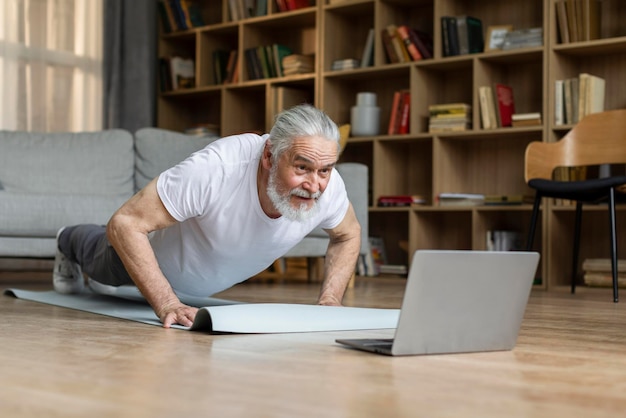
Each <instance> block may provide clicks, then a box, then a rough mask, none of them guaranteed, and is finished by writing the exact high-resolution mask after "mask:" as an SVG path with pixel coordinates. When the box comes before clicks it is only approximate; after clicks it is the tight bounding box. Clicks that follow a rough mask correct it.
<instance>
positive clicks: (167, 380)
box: [0, 278, 626, 418]
mask: <svg viewBox="0 0 626 418" xmlns="http://www.w3.org/2000/svg"><path fill="white" fill-rule="evenodd" d="M404 283H405V282H404V281H403V280H395V279H388V280H384V279H361V278H357V281H356V285H355V287H354V288H352V289H349V291H348V294H347V296H346V299H345V304H346V305H351V306H368V307H386V308H397V307H399V306H400V303H401V298H402V294H403V290H404ZM1 284H2V286H3V287H4V288H6V287H9V286H15V285H16V284H15V283H7V282H3V283H1ZM18 285H19V284H18ZM21 287H25V286H21ZM28 287H29V288H33V286H28ZM48 287H49V286H46V285H44V286H35V288H41V289H46V288H48ZM317 292H318V286H317V285H309V284H306V283H304V282H302V281H287V282H264V281H259V280H255V281H253V282H251V283H248V284H243V285H239V286H237V287H235V288H233V289H231V290H229V291H227V292H225V293H223V294H221V295H219V296H220V297H224V298H231V299H239V300H245V301H264V302H272V301H276V302H297V303H312V302H314V301H315V298H316V296H317ZM611 299H612V298H611V294H610V290H608V289H603V290H599V291H592V290H591V289H582V290H581V291H580V292H579V293H578V294H577V295H574V296H572V295H570V294H568V293H567V292H550V293H546V292H542V291H538V292H534V293H533V295H532V296H531V300H530V303H529V306H528V309H527V311H526V316H525V319H524V323H523V326H522V331H521V334H520V337H519V339H518V344H517V347H516V348H515V349H514V350H513V351H508V352H494V353H476V354H456V355H432V356H413V357H401V358H391V357H386V356H379V355H374V354H367V353H361V352H358V351H354V350H350V349H346V348H343V347H340V346H338V345H337V344H335V343H334V340H335V338H338V337H369V336H373V335H376V336H389V337H390V336H392V335H393V331H392V330H382V331H354V332H328V333H303V334H282V335H280V334H278V335H209V334H205V333H194V332H189V331H181V330H165V329H162V328H159V327H155V326H150V325H144V324H138V323H133V322H129V321H123V320H118V319H113V318H108V317H103V316H98V315H94V314H89V313H83V312H78V311H72V310H68V309H64V308H58V307H52V306H47V305H43V304H38V303H34V302H28V301H22V300H16V299H13V298H10V297H7V296H1V297H0V315H1V317H2V321H1V322H0V388H1V389H0V411H1V412H0V413H1V414H2V416H3V417H57V416H58V417H116V418H119V417H150V418H154V417H180V418H182V417H208V416H215V417H229V416H245V417H417V416H425V417H444V416H445V417H481V418H485V417H499V418H501V417H507V418H508V417H604V416H605V417H618V416H625V415H626V300H625V301H624V302H622V303H619V304H614V303H612V301H611Z"/></svg>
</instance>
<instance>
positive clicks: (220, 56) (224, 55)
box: [212, 49, 230, 84]
mask: <svg viewBox="0 0 626 418" xmlns="http://www.w3.org/2000/svg"><path fill="white" fill-rule="evenodd" d="M212 55H213V72H214V77H213V80H214V82H215V84H224V83H225V81H226V77H227V75H226V74H227V67H228V59H229V57H230V51H226V50H223V49H217V50H215V51H213V54H212Z"/></svg>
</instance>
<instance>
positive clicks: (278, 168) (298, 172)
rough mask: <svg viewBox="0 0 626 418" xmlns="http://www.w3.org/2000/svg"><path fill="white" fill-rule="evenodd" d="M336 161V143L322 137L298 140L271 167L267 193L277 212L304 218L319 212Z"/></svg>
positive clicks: (300, 218)
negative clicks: (319, 205)
mask: <svg viewBox="0 0 626 418" xmlns="http://www.w3.org/2000/svg"><path fill="white" fill-rule="evenodd" d="M336 162H337V144H336V143H335V142H333V141H329V140H327V139H325V138H322V137H310V138H302V139H296V140H295V141H294V142H293V145H292V146H291V148H290V149H288V150H287V151H285V152H284V153H283V154H282V155H281V156H280V158H279V159H278V163H277V164H273V165H272V168H271V169H270V175H269V182H268V187H267V193H268V195H269V198H270V200H271V201H272V204H273V205H274V206H275V207H276V209H277V210H278V212H280V213H281V214H282V215H283V216H285V217H286V218H288V219H291V220H296V221H304V220H306V219H308V218H310V217H312V216H313V215H315V214H316V213H317V211H318V210H319V207H318V206H317V200H318V199H319V197H320V196H321V194H322V193H323V192H324V190H326V186H328V181H329V180H330V174H331V172H332V169H333V167H334V166H335V163H336Z"/></svg>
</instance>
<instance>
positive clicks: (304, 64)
mask: <svg viewBox="0 0 626 418" xmlns="http://www.w3.org/2000/svg"><path fill="white" fill-rule="evenodd" d="M282 65H283V73H284V75H292V74H306V73H311V72H313V71H314V70H315V55H302V54H291V55H287V56H286V57H284V58H283V61H282Z"/></svg>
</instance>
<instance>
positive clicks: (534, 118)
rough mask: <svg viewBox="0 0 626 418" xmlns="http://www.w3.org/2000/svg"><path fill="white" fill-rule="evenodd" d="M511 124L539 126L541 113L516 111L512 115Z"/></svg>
mask: <svg viewBox="0 0 626 418" xmlns="http://www.w3.org/2000/svg"><path fill="white" fill-rule="evenodd" d="M511 124H512V126H513V127H520V126H539V125H541V113H540V112H530V113H514V114H513V115H512V116H511Z"/></svg>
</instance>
